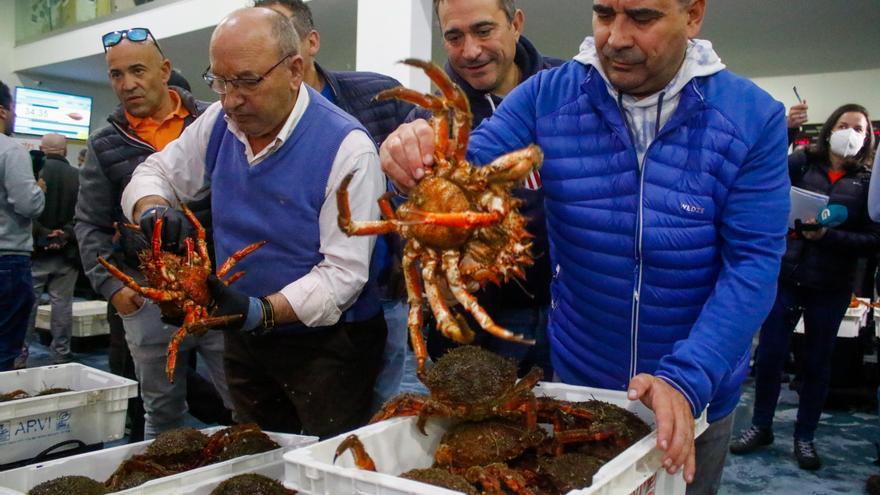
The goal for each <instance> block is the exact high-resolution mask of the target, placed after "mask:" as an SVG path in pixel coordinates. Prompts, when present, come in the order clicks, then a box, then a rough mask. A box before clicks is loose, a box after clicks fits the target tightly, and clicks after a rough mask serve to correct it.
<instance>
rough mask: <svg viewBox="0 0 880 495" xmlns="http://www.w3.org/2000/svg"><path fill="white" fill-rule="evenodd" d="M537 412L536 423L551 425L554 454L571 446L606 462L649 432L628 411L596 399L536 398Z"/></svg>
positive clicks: (642, 423) (637, 418) (560, 452)
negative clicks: (577, 400) (572, 400)
mask: <svg viewBox="0 0 880 495" xmlns="http://www.w3.org/2000/svg"><path fill="white" fill-rule="evenodd" d="M537 415H538V419H539V421H540V422H542V423H550V424H552V425H553V439H552V441H551V449H552V450H553V451H554V453H555V454H556V455H562V454H563V453H564V452H565V451H566V450H567V447H571V448H573V449H575V450H577V451H579V452H584V453H588V454H590V455H592V456H595V457H597V458H599V459H601V460H602V461H607V460H610V459H612V458H614V457H615V456H617V454H619V453H621V452H623V451H624V450H626V449H627V448H629V446H630V445H632V444H634V443H635V442H637V441H639V440H641V439H642V438H643V437H644V436H645V435H647V434H648V433H650V432H651V427H650V426H648V425H647V424H646V423H645V422H644V421H642V419H641V418H639V417H638V416H637V415H636V414H635V413H633V412H632V411H628V410H626V409H624V408H622V407H620V406H617V405H615V404H611V403H609V402H604V401H601V400H596V399H592V400H587V401H581V402H570V401H565V400H558V399H553V398H550V397H539V398H538V410H537ZM569 450H571V449H569Z"/></svg>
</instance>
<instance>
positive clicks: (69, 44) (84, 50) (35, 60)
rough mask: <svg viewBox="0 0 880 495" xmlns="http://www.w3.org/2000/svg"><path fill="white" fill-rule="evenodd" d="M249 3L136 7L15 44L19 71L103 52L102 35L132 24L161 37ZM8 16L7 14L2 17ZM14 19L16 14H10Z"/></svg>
mask: <svg viewBox="0 0 880 495" xmlns="http://www.w3.org/2000/svg"><path fill="white" fill-rule="evenodd" d="M8 1H10V3H11V0H8ZM248 5H250V2H249V0H179V1H176V2H171V3H166V4H163V5H158V6H156V7H154V8H144V9H137V10H133V12H134V13H133V14H132V15H128V16H123V17H115V16H110V18H109V19H108V20H105V21H103V22H97V23H95V24H87V25H85V26H84V27H82V28H79V29H74V30H72V31H67V32H62V33H60V34H57V35H52V36H47V37H45V38H43V39H41V40H37V41H34V42H32V43H26V44H23V45H20V46H18V47H16V49H15V56H14V57H12V67H13V68H14V70H16V71H21V70H26V69H30V68H33V67H40V66H43V65H49V64H54V63H58V62H63V61H66V60H72V59H76V58H80V57H85V56H88V55H94V54H97V53H101V52H102V51H103V48H102V47H101V43H100V41H98V40H100V39H101V35H103V34H104V33H107V32H109V31H113V30H116V29H126V28H129V27H132V26H141V25H143V26H150V30H151V31H152V32H153V34H154V35H155V36H156V38H158V39H164V38H169V37H171V36H175V35H178V34H181V33H188V32H190V31H195V30H198V29H203V28H206V27H211V26H214V25H216V24H217V23H218V22H220V20H221V19H222V18H223V17H224V16H226V14H228V13H229V12H232V11H233V10H235V9H238V8H241V7H246V6H248ZM0 17H7V16H0ZM8 17H12V18H14V17H15V16H8Z"/></svg>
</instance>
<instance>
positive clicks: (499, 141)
mask: <svg viewBox="0 0 880 495" xmlns="http://www.w3.org/2000/svg"><path fill="white" fill-rule="evenodd" d="M704 12H705V0H651V1H648V0H594V2H593V32H594V35H595V37H594V38H587V39H586V40H585V41H584V43H583V44H582V46H581V52H580V53H579V54H578V55H577V56H576V57H575V60H574V61H571V62H569V63H567V64H565V65H563V66H561V67H559V68H556V69H551V70H549V71H544V72H541V73H539V74H537V75H536V76H535V77H533V78H531V79H530V80H528V81H526V82H525V83H523V84H521V85H520V86H519V87H517V88H516V89H515V90H514V91H513V92H512V93H511V94H510V95H508V97H507V98H506V99H505V100H504V103H503V104H502V105H501V107H500V108H499V109H498V111H497V112H496V113H495V115H494V116H493V117H491V118H490V119H488V120H486V121H485V122H484V123H483V124H482V125H481V126H480V127H479V128H478V129H477V130H476V131H475V132H474V134H473V136H472V138H471V145H470V151H469V157H470V158H471V159H472V160H473V161H474V162H476V163H488V162H489V161H490V160H492V159H494V158H496V157H498V156H500V155H501V154H503V153H506V152H509V151H512V150H516V149H519V148H523V147H525V146H526V145H528V144H529V143H537V144H538V145H540V146H541V148H542V149H543V150H544V153H545V162H544V166H543V168H542V170H541V177H542V182H543V186H544V194H545V208H546V212H547V227H548V233H549V239H550V256H551V261H552V263H553V270H554V279H553V282H552V286H551V293H552V311H551V314H550V325H549V329H548V332H549V334H550V342H551V353H552V360H553V367H554V369H555V370H556V372H557V374H558V376H559V378H560V379H561V380H562V381H564V382H567V383H573V384H578V385H589V386H595V387H603V388H612V389H624V390H629V397H630V399H633V400H635V399H641V400H642V401H643V402H644V403H645V404H646V405H647V406H648V407H651V408H652V409H653V410H654V413H655V415H656V419H657V429H658V440H657V443H658V446H659V447H660V448H661V449H663V450H665V453H664V455H663V465H664V466H665V467H666V469H667V471H669V472H670V473H672V472H676V471H678V470H679V469H680V468H682V467H684V477H685V479H686V480H687V481H688V482H694V481H696V482H695V483H692V485H691V486H690V487H689V489H688V493H713V492H714V491H715V490H717V487H718V485H719V484H720V478H721V471H722V469H723V465H724V457H725V455H726V448H727V443H728V439H729V437H730V429H731V423H732V418H731V415H730V413H731V412H732V411H733V409H734V407H735V405H736V403H737V401H738V398H739V386H740V384H741V383H742V380H743V379H744V377H745V375H746V371H747V366H748V358H749V349H750V343H751V339H752V335H753V334H754V332H755V331H756V330H757V329H758V328H759V326H760V325H761V322H762V321H763V320H764V318H765V317H766V315H767V313H768V311H769V310H770V306H771V304H772V302H773V298H774V295H775V291H776V277H777V275H778V273H779V263H780V259H781V256H782V253H783V251H784V249H785V239H784V235H785V231H786V223H787V215H788V209H789V205H788V194H789V187H790V184H789V180H788V175H787V168H786V145H787V142H786V129H785V115H784V109H783V106H782V105H781V104H780V103H779V102H776V101H774V100H773V99H772V98H771V97H770V96H769V95H767V93H765V92H764V91H762V90H760V89H759V88H757V87H756V86H755V85H754V84H752V83H750V82H749V81H747V80H745V79H743V78H741V77H738V76H736V75H734V74H732V73H731V72H729V71H727V70H726V69H725V68H724V65H723V64H721V62H720V60H719V59H718V57H717V55H716V54H715V52H714V51H713V50H712V48H711V44H710V43H708V42H706V41H699V40H694V39H693V38H694V37H695V36H696V35H697V34H698V33H699V30H700V27H701V24H702V19H703V15H704ZM432 135H433V131H432V129H431V128H430V127H429V126H428V125H427V123H426V122H424V121H416V122H413V123H412V124H407V125H405V126H402V127H401V128H399V129H398V130H397V131H395V133H393V134H392V135H391V136H389V138H388V139H387V140H386V141H385V144H383V146H382V148H381V150H380V158H381V160H382V166H383V170H384V171H385V172H386V173H387V174H388V175H390V176H391V177H392V179H394V180H395V181H396V182H397V183H398V185H400V186H401V187H404V188H406V187H411V186H412V185H413V184H414V183H415V180H417V179H419V178H421V177H422V176H424V167H425V166H430V164H431V161H432V159H431V158H430V157H431V154H432V151H433V137H432ZM707 406H708V418H709V421H710V423H712V424H711V426H710V428H709V430H708V431H707V432H706V433H704V434H703V435H702V436H701V437H700V438H699V439H698V440H697V442H696V450H697V451H699V452H698V453H697V454H696V457H697V458H698V459H699V461H700V462H699V466H696V462H695V453H694V440H693V418H694V417H695V416H697V415H699V414H701V413H702V412H703V410H704V409H706V408H707ZM695 472H696V473H697V474H696V476H695Z"/></svg>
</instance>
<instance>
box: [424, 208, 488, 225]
mask: <svg viewBox="0 0 880 495" xmlns="http://www.w3.org/2000/svg"><path fill="white" fill-rule="evenodd" d="M408 216H410V217H412V216H414V217H416V218H415V219H413V218H410V219H409V220H410V221H411V222H414V223H420V224H425V225H440V226H443V227H461V228H475V227H486V226H489V225H494V224H496V223H498V222H499V221H500V220H501V219H502V218H503V214H502V213H499V212H495V211H492V212H481V211H461V212H457V213H436V212H430V211H421V210H410V212H409V214H408Z"/></svg>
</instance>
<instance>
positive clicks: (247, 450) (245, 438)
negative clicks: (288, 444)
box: [202, 423, 281, 463]
mask: <svg viewBox="0 0 880 495" xmlns="http://www.w3.org/2000/svg"><path fill="white" fill-rule="evenodd" d="M280 447H281V446H280V445H278V444H277V443H275V441H274V440H272V439H271V438H269V435H266V434H265V433H263V430H261V429H260V427H259V426H257V425H256V424H254V423H248V424H241V425H234V426H230V427H228V428H223V429H222V430H220V431H217V432H216V433H214V434H213V435H211V437H210V438H209V439H208V442H207V444H206V445H205V447H204V449H203V450H202V457H203V458H204V460H205V463H212V462H223V461H227V460H229V459H233V458H235V457H241V456H243V455H251V454H259V453H260V452H266V451H269V450H273V449H277V448H280Z"/></svg>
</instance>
